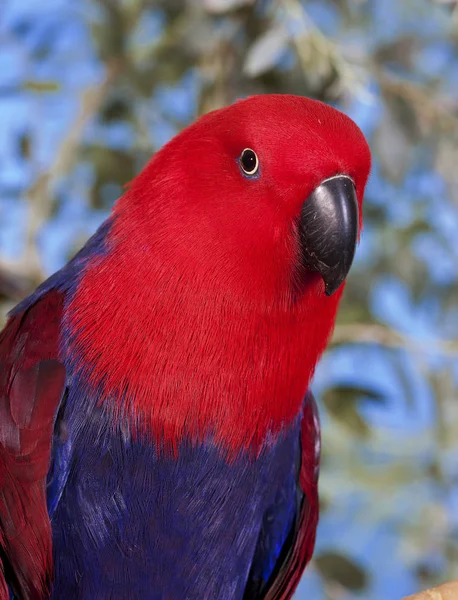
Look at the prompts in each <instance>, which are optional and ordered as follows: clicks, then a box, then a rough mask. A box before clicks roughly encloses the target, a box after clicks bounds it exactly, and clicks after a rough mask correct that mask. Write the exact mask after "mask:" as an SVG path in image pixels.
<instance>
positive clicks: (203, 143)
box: [69, 96, 370, 453]
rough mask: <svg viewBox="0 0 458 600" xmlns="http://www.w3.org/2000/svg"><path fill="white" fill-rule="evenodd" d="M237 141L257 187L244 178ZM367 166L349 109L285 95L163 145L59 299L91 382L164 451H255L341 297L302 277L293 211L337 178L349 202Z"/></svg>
mask: <svg viewBox="0 0 458 600" xmlns="http://www.w3.org/2000/svg"><path fill="white" fill-rule="evenodd" d="M246 147H250V148H253V149H255V150H256V152H257V153H258V156H259V162H260V170H261V171H260V177H259V179H258V180H256V181H252V180H249V179H247V178H244V177H243V176H241V174H240V170H239V166H238V162H237V159H238V157H239V155H240V153H241V151H242V150H243V149H244V148H246ZM369 167H370V154H369V149H368V146H367V143H366V141H365V139H364V137H363V135H362V133H361V131H360V130H359V129H358V127H357V126H356V125H355V124H354V123H353V122H352V121H351V120H350V119H349V118H348V117H346V116H345V115H343V114H342V113H340V112H338V111H337V110H335V109H333V108H331V107H329V106H326V105H324V104H322V103H320V102H316V101H312V100H308V99H306V98H300V97H294V96H259V97H254V98H250V99H248V100H246V101H241V102H238V103H237V104H235V105H233V106H230V107H228V108H226V109H222V110H220V111H217V112H214V113H210V114H208V115H206V116H204V117H203V118H202V119H201V120H199V121H198V122H197V123H196V124H194V125H192V126H191V127H189V128H188V129H186V130H185V131H184V132H182V133H181V134H180V135H178V136H177V137H176V138H174V139H173V140H172V141H171V142H170V143H169V144H168V145H166V146H165V147H164V148H163V149H162V150H161V151H160V152H159V153H158V154H157V155H156V156H155V157H154V158H153V160H152V161H151V162H150V164H149V165H148V166H147V167H146V168H145V170H144V171H143V172H142V173H141V174H140V175H139V176H138V177H137V178H136V179H135V180H134V181H133V182H132V185H131V187H130V189H129V191H128V192H127V193H126V194H125V195H124V196H123V197H122V198H121V199H120V200H119V201H118V202H117V204H116V206H115V209H114V216H115V219H114V223H113V227H112V229H111V232H110V234H109V238H108V242H107V243H108V252H107V254H106V255H105V256H104V257H102V258H98V259H97V262H96V263H94V265H93V268H91V269H88V271H87V272H86V274H85V275H84V277H83V278H82V281H81V283H80V285H79V288H78V290H77V292H76V294H75V297H74V299H73V301H72V302H71V303H70V305H69V321H70V324H71V327H72V329H73V330H74V331H75V332H77V335H76V340H75V343H76V346H75V347H74V348H75V349H76V350H77V353H78V354H79V356H80V357H81V359H82V360H81V361H80V362H81V364H82V365H83V368H84V369H85V375H86V376H87V378H88V379H89V381H90V382H92V384H93V385H94V387H95V386H97V387H99V386H100V385H102V386H103V391H104V394H103V395H104V397H106V398H114V397H115V398H121V399H122V398H127V399H128V402H129V404H128V405H127V406H125V405H123V404H122V400H119V401H118V406H117V409H118V414H119V415H122V414H125V413H126V410H127V408H128V410H129V412H130V414H131V416H132V420H133V421H134V426H135V425H137V426H138V427H141V428H142V429H143V430H145V431H146V433H150V434H151V433H152V434H153V435H154V436H155V438H156V439H158V440H159V441H160V442H162V441H165V442H167V443H168V444H169V445H170V446H172V447H173V446H174V445H175V444H176V443H177V442H179V441H180V440H181V439H182V438H183V436H185V435H187V436H191V437H193V438H194V439H195V440H196V441H198V440H202V439H204V438H205V437H206V436H208V435H210V436H213V437H214V439H215V440H216V441H217V442H218V443H219V444H220V445H221V446H222V447H223V448H225V449H226V450H228V451H229V452H232V453H237V452H238V451H239V450H240V449H241V448H246V447H252V448H254V449H255V450H258V449H259V448H260V447H261V446H262V444H263V441H264V440H265V439H266V435H267V433H268V432H269V431H271V432H274V433H276V432H278V431H279V430H280V429H281V428H282V427H285V426H287V425H288V424H289V423H291V422H292V421H293V420H294V419H295V418H296V416H297V415H298V413H299V410H300V408H301V405H302V401H303V398H304V395H305V393H306V390H307V388H308V386H309V383H310V380H311V377H312V375H313V372H314V369H315V365H316V363H317V361H318V359H319V357H320V355H321V353H322V352H323V350H324V348H325V346H326V343H327V340H328V338H329V336H330V334H331V332H332V329H333V326H334V320H335V316H336V311H337V306H338V302H339V299H340V296H341V293H342V289H340V290H339V291H338V292H337V293H335V294H334V295H333V296H332V297H327V296H325V295H324V293H323V283H322V281H321V279H320V277H318V276H317V274H314V273H300V272H299V271H298V267H297V265H298V263H299V262H300V261H299V259H298V252H299V245H298V240H297V237H298V236H297V235H296V232H295V230H294V219H295V217H296V216H298V215H299V213H300V210H301V207H302V205H303V203H304V201H305V199H306V198H307V196H308V195H309V194H310V192H311V191H312V190H313V189H314V188H315V187H316V186H317V185H318V184H319V183H320V182H321V181H322V180H323V179H325V178H327V177H330V176H333V175H335V174H336V173H345V174H347V175H349V176H351V177H352V178H353V180H354V182H355V185H356V190H357V194H358V200H359V203H360V205H361V203H362V197H363V191H364V185H365V183H366V179H367V176H368V172H369ZM152 390H154V402H152V400H151V398H152V396H151V393H152Z"/></svg>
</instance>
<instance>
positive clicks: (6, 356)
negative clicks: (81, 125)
mask: <svg viewBox="0 0 458 600" xmlns="http://www.w3.org/2000/svg"><path fill="white" fill-rule="evenodd" d="M370 165H371V154H370V150H369V146H368V143H367V141H366V139H365V137H364V135H363V133H362V132H361V130H360V129H359V127H358V126H357V125H356V124H355V123H354V121H353V120H352V119H351V118H350V117H348V116H347V115H345V114H344V113H343V112H340V111H339V110H337V109H336V108H334V107H332V106H330V105H328V104H326V103H323V102H320V101H318V100H312V99H309V98H305V97H301V96H295V95H288V94H265V95H262V94H261V95H255V96H250V97H247V98H244V99H239V100H237V101H236V102H235V103H233V104H231V105H229V106H226V107H223V108H220V109H217V110H214V111H212V112H209V113H207V114H205V115H203V116H201V117H200V118H199V119H197V120H196V121H195V122H194V123H192V124H191V125H189V126H188V127H187V128H185V129H183V130H182V131H181V132H179V133H178V134H177V135H176V136H175V137H173V138H172V139H171V140H170V141H169V142H167V143H166V144H165V145H164V146H163V147H162V148H161V149H160V150H159V151H158V152H156V153H155V154H154V155H153V156H152V158H151V159H150V161H149V162H148V163H147V165H146V166H145V167H144V169H143V170H142V171H141V172H140V173H139V174H138V175H136V177H135V178H134V179H133V180H132V181H131V182H130V183H129V185H128V186H126V188H125V190H124V191H123V194H122V195H121V197H120V198H119V199H118V200H117V201H116V202H115V204H114V207H113V209H112V211H111V213H110V215H109V216H108V218H107V220H106V221H105V222H103V223H102V225H101V226H100V227H99V228H98V230H97V231H96V232H95V234H94V235H93V236H92V237H91V238H90V239H89V240H88V242H87V243H86V244H85V245H84V246H83V247H82V249H81V250H79V252H78V253H77V254H76V255H75V256H74V257H73V258H72V259H71V260H70V261H69V262H68V263H67V264H66V265H65V266H64V267H63V268H62V269H61V270H59V271H58V272H56V273H54V274H53V275H51V276H50V277H49V278H48V279H47V280H46V281H45V282H44V283H42V284H41V285H40V286H39V287H38V288H37V289H36V290H35V291H33V292H32V293H31V294H30V295H29V296H28V297H27V298H25V299H24V300H22V301H21V302H20V303H19V304H18V305H17V306H16V307H15V308H13V310H12V311H11V312H10V313H9V316H8V321H7V323H6V326H5V328H4V330H3V332H2V333H1V334H0V599H1V600H6V599H8V598H14V599H20V600H41V599H45V598H52V599H53V600H68V599H70V598H71V599H72V600H78V599H80V600H95V599H97V600H108V599H117V600H127V599H146V600H197V599H199V600H205V599H207V600H250V599H254V600H256V599H265V600H285V599H288V598H291V597H292V596H293V594H294V592H295V590H296V587H297V585H298V582H299V580H300V578H301V575H302V573H303V571H304V569H305V566H306V564H307V563H308V562H309V560H310V558H311V556H312V553H313V550H314V545H315V537H316V528H317V523H318V515H319V504H318V475H319V463H320V451H321V450H320V448H321V442H320V421H319V416H318V410H317V405H316V402H315V400H314V397H313V394H312V392H311V391H310V384H311V380H312V377H313V374H314V371H315V368H316V365H317V363H318V361H319V359H320V357H321V356H322V354H323V352H324V350H325V348H326V346H327V344H328V341H329V339H330V336H331V334H332V331H333V328H334V325H335V319H336V315H337V309H338V306H339V302H340V299H341V296H342V292H343V289H344V286H345V282H346V279H347V275H348V272H349V270H350V266H351V264H352V262H353V258H354V254H355V249H356V246H357V244H358V241H359V239H360V233H361V229H362V202H363V196H364V190H365V186H366V183H367V180H368V177H369V172H370Z"/></svg>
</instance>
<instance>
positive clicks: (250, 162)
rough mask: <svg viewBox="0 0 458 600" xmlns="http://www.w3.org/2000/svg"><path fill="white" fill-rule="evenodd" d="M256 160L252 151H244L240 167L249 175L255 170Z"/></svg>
mask: <svg viewBox="0 0 458 600" xmlns="http://www.w3.org/2000/svg"><path fill="white" fill-rule="evenodd" d="M257 162H258V159H257V158H256V154H255V153H254V152H253V150H245V151H244V152H243V154H242V156H241V163H242V167H243V168H244V170H245V171H247V172H248V173H251V172H252V171H254V169H256V165H257Z"/></svg>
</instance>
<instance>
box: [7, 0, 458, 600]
mask: <svg viewBox="0 0 458 600" xmlns="http://www.w3.org/2000/svg"><path fill="white" fill-rule="evenodd" d="M269 92H277V93H278V92H285V93H294V94H302V95H306V96H311V97H314V98H318V99H321V100H325V101H326V102H329V103H331V104H333V105H335V106H337V107H338V108H340V109H341V110H343V111H344V112H346V113H347V114H349V115H350V116H351V117H352V118H353V119H354V120H355V121H356V122H357V123H358V124H359V126H360V127H361V128H362V129H363V131H364V133H365V134H366V136H367V137H368V139H369V141H370V145H371V147H372V151H373V156H374V165H373V170H372V176H371V180H370V183H369V186H368V190H367V196H366V202H365V230H364V234H363V237H362V242H361V245H360V247H359V250H358V252H357V259H356V262H355V264H354V267H353V269H352V272H351V276H350V278H349V281H348V284H347V288H346V292H345V295H344V301H343V305H342V309H341V311H340V315H339V320H338V325H337V327H336V331H335V335H334V338H333V342H332V345H331V347H330V348H329V350H328V352H327V354H326V355H325V357H324V359H323V361H322V363H321V365H320V367H319V369H318V371H317V374H316V377H315V382H314V386H313V387H314V391H315V393H316V395H317V398H318V400H319V404H320V408H321V414H322V425H323V466H322V472H321V473H322V474H321V482H320V487H321V501H322V518H321V523H320V527H319V534H318V541H317V550H316V553H315V558H314V560H313V563H312V564H311V566H310V568H309V569H308V570H307V573H306V575H305V576H304V578H303V580H302V583H301V586H300V588H299V590H298V592H297V599H298V600H300V599H304V600H305V599H307V600H323V599H329V600H351V599H353V598H365V599H368V600H379V599H380V600H382V599H383V600H387V599H388V598H389V599H392V598H393V599H395V598H401V596H403V595H404V594H408V593H413V592H415V591H417V590H418V589H421V588H424V587H427V586H429V585H432V584H434V583H436V582H439V581H445V580H449V579H452V578H457V577H458V385H457V384H458V144H457V142H458V139H457V137H458V136H457V133H458V2H457V1H456V0H449V1H447V0H436V1H434V0H322V1H315V2H313V1H306V0H303V1H302V2H301V1H299V0H282V1H276V2H275V1H253V0H188V1H185V0H162V1H161V0H46V1H43V0H41V1H40V0H2V2H1V5H0V324H1V323H2V322H3V321H4V319H5V315H6V312H7V310H8V309H9V308H11V307H12V306H13V304H14V303H16V302H17V300H18V299H20V298H21V297H22V296H24V295H25V294H26V293H27V292H28V291H30V290H31V289H33V287H34V286H35V285H36V284H37V283H39V282H40V281H41V280H42V279H43V278H45V277H46V276H47V275H49V274H50V273H52V272H53V271H55V270H56V269H58V268H60V267H61V266H62V265H63V264H64V263H65V262H66V261H67V260H68V258H69V257H70V256H71V255H72V254H73V253H74V252H75V250H76V249H77V248H79V247H80V246H81V245H82V244H83V243H84V242H85V240H86V239H87V238H88V237H89V236H90V235H91V234H92V233H93V232H94V230H95V229H96V228H97V226H98V225H99V224H100V223H101V221H102V220H103V219H104V218H105V217H106V216H107V215H108V212H109V211H110V208H111V206H112V205H113V203H114V201H115V200H116V198H117V197H118V196H120V195H121V194H122V189H123V185H124V184H126V183H127V182H128V181H129V180H130V179H132V177H133V176H134V175H135V174H136V173H138V172H139V171H140V170H141V168H142V167H143V165H144V164H145V163H146V161H147V160H148V159H149V157H150V156H151V155H152V153H154V152H155V151H156V150H157V149H158V148H160V147H161V146H162V145H163V144H164V143H165V142H166V141H167V140H168V139H169V138H170V137H171V136H173V135H174V134H175V133H176V132H177V131H179V130H180V129H181V128H183V127H184V126H185V125H187V124H188V123H189V122H191V121H192V120H194V119H195V117H197V116H198V115H200V114H202V113H204V112H206V111H209V110H211V109H214V108H217V107H220V106H222V105H225V104H228V103H231V102H233V101H234V100H235V99H236V98H239V97H242V96H246V95H250V94H255V93H256V94H259V93H269Z"/></svg>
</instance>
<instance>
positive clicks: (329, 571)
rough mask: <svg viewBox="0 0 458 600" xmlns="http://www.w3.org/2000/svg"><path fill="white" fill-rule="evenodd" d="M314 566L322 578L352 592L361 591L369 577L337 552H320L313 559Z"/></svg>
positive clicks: (355, 564)
mask: <svg viewBox="0 0 458 600" xmlns="http://www.w3.org/2000/svg"><path fill="white" fill-rule="evenodd" d="M315 564H316V566H317V568H318V571H319V572H320V574H321V575H322V577H324V578H325V579H327V580H328V581H332V582H334V583H339V584H340V585H342V586H343V587H345V588H347V589H348V590H351V591H352V592H361V591H363V590H364V589H365V588H366V587H367V585H368V583H369V576H368V574H367V573H366V571H365V570H364V569H363V567H361V566H360V565H358V564H357V563H356V562H355V561H354V560H353V559H351V558H349V557H347V556H344V555H343V554H340V553H339V552H331V551H329V552H322V553H321V554H319V555H318V556H316V557H315Z"/></svg>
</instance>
